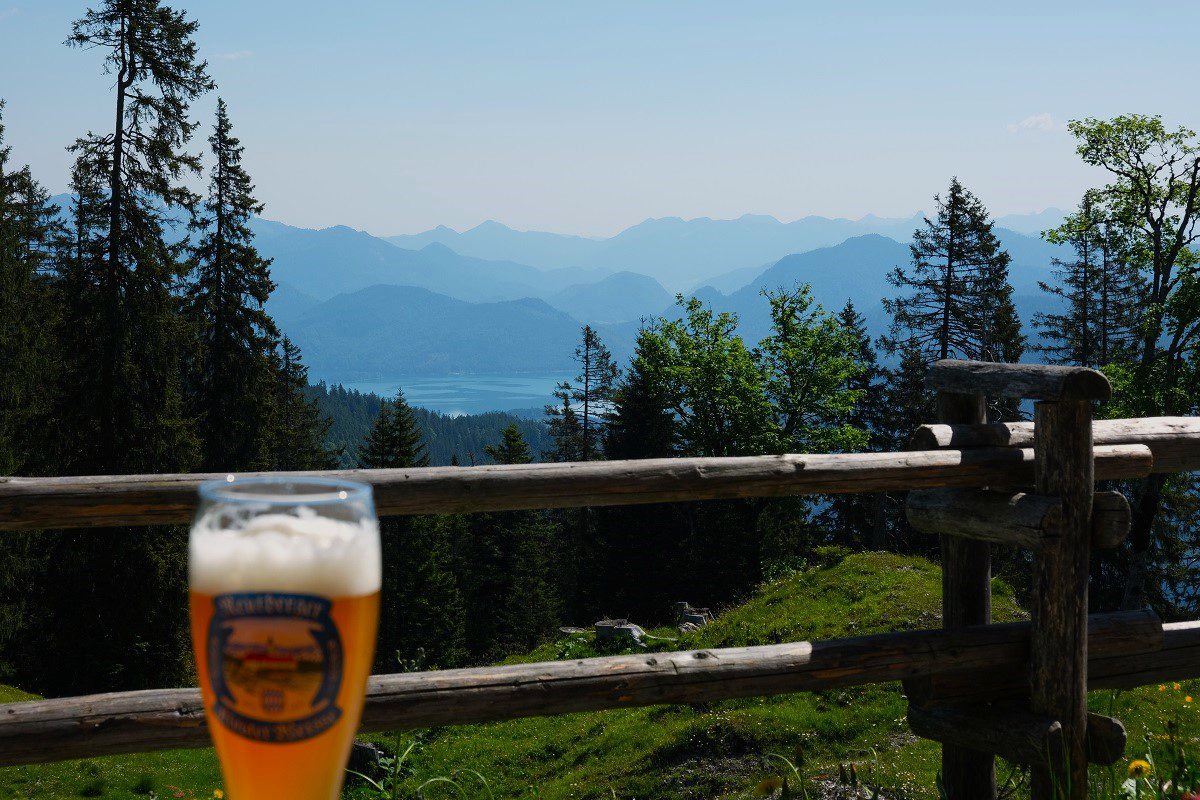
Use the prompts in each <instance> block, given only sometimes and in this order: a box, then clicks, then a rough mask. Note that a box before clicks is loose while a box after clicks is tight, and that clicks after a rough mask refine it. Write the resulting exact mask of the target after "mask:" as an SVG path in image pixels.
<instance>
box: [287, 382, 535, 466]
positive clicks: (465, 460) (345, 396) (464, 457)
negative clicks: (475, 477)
mask: <svg viewBox="0 0 1200 800" xmlns="http://www.w3.org/2000/svg"><path fill="white" fill-rule="evenodd" d="M308 395H309V397H311V398H313V400H315V401H316V403H317V407H318V408H320V409H321V413H322V414H323V415H324V416H325V417H326V418H327V419H328V420H329V421H330V426H329V434H328V436H327V437H326V441H328V442H329V444H330V446H331V447H332V448H334V449H335V450H336V451H337V458H338V463H339V465H341V466H343V467H346V468H352V467H357V466H358V465H359V458H358V456H359V448H360V447H361V445H362V443H363V441H364V440H365V439H366V438H367V435H368V434H369V433H370V432H371V426H372V425H374V424H375V420H376V418H377V417H378V416H379V409H380V406H381V404H382V403H383V402H384V398H382V397H380V396H379V395H377V394H371V393H363V392H358V391H355V390H353V389H349V390H348V389H346V388H345V387H343V386H340V385H336V384H335V385H333V386H327V385H326V384H324V383H320V384H317V385H316V386H310V387H309V388H308ZM413 415H414V418H415V419H416V424H417V429H418V430H419V431H420V434H421V439H422V440H423V441H424V442H425V445H426V447H427V448H428V452H429V463H430V465H431V466H435V467H443V466H447V465H448V464H450V463H452V462H453V461H454V460H456V459H457V462H458V463H459V464H462V465H465V466H470V465H472V464H486V463H490V459H489V458H488V456H487V454H486V449H487V448H488V447H489V446H495V445H496V444H498V443H499V442H500V440H501V437H502V435H503V431H504V429H505V428H507V427H508V426H509V425H516V426H517V427H518V429H519V430H520V431H521V435H522V436H523V437H524V438H525V441H527V442H528V443H529V447H530V450H531V452H532V453H533V454H534V456H535V457H537V458H539V459H540V457H541V454H542V453H543V452H545V451H547V450H549V449H550V448H551V447H552V446H553V440H552V439H551V438H550V434H549V431H548V430H547V428H546V425H545V423H544V422H542V421H540V420H530V419H522V418H519V417H515V416H513V415H511V414H505V413H503V412H500V411H495V412H491V413H488V414H463V415H461V416H451V415H449V414H439V413H437V412H436V411H430V410H428V409H424V408H414V409H413Z"/></svg>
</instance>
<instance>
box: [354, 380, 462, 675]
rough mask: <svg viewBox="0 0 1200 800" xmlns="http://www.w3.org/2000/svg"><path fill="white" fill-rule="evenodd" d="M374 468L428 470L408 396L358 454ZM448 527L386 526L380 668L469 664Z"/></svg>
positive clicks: (383, 412)
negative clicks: (465, 660)
mask: <svg viewBox="0 0 1200 800" xmlns="http://www.w3.org/2000/svg"><path fill="white" fill-rule="evenodd" d="M359 453H360V456H359V457H360V460H361V465H362V466H363V467H365V468H367V469H406V468H411V467H424V466H427V465H428V464H429V456H428V454H427V451H426V447H425V443H424V441H423V440H422V436H421V432H420V430H419V429H418V427H417V422H416V418H415V417H414V416H413V411H412V408H411V407H409V405H408V403H407V401H405V399H404V393H403V392H402V391H400V390H397V391H396V397H395V398H394V399H393V400H392V401H390V402H388V403H384V405H383V407H382V408H381V409H380V411H379V416H378V417H377V418H376V420H375V425H374V426H373V427H372V428H371V432H370V434H368V436H367V438H366V440H365V441H364V442H363V444H362V446H361V447H360V448H359ZM448 531H449V528H448V527H447V524H446V523H445V522H444V521H443V520H441V519H438V518H433V517H387V518H384V519H383V520H382V521H381V524H380V536H381V539H382V545H383V570H384V572H383V593H382V608H381V616H380V621H379V640H378V646H377V648H376V661H377V665H378V667H379V668H380V669H383V670H394V669H396V668H397V666H398V664H397V661H399V666H401V667H408V666H414V667H450V666H455V665H457V664H458V663H459V662H461V661H462V660H463V658H464V657H465V655H466V653H465V650H464V632H465V628H464V623H465V620H464V614H465V611H464V606H463V599H462V594H461V592H460V591H459V587H458V582H457V579H456V577H455V575H454V572H453V562H452V558H451V543H450V539H449V536H448Z"/></svg>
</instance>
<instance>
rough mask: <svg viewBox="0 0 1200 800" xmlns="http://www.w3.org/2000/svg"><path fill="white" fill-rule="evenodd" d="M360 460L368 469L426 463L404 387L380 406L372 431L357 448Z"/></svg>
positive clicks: (395, 467)
mask: <svg viewBox="0 0 1200 800" xmlns="http://www.w3.org/2000/svg"><path fill="white" fill-rule="evenodd" d="M359 460H360V461H361V462H362V465H363V466H364V467H366V468H368V469H404V468H408V467H427V466H429V453H428V450H427V448H426V446H425V441H424V438H423V437H422V436H421V431H420V429H419V428H418V427H417V421H416V417H415V415H414V414H413V410H412V407H411V406H410V405H409V404H408V401H407V400H405V399H404V391H403V390H401V389H397V390H396V397H395V398H394V399H393V400H391V401H390V402H387V403H384V405H383V407H382V408H380V410H379V416H378V417H377V418H376V420H375V425H374V427H372V428H371V433H370V434H368V436H367V438H366V439H365V440H364V441H363V444H362V446H361V447H360V448H359Z"/></svg>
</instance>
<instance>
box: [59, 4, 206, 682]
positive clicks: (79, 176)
mask: <svg viewBox="0 0 1200 800" xmlns="http://www.w3.org/2000/svg"><path fill="white" fill-rule="evenodd" d="M196 28H197V26H196V23H195V22H193V21H190V20H188V19H187V17H186V16H185V14H184V13H183V12H181V11H175V10H173V9H171V8H169V7H167V6H165V5H163V4H162V3H161V2H159V0H101V1H100V2H98V3H97V5H96V6H95V7H94V8H92V9H89V10H88V11H87V12H86V13H85V14H84V16H83V17H82V18H80V19H79V20H77V21H76V22H75V23H74V24H73V26H72V29H71V35H70V37H69V38H68V40H67V41H68V44H70V45H72V46H75V47H80V48H88V49H97V50H100V51H102V52H103V54H104V56H105V70H106V72H107V73H109V74H111V75H113V76H114V78H115V80H114V81H113V87H114V90H115V94H114V97H113V100H114V105H115V113H114V115H113V119H114V122H113V127H112V128H111V129H110V130H109V131H108V132H107V133H88V134H87V135H86V136H83V137H80V138H79V139H77V140H76V141H75V143H74V144H73V145H72V147H71V151H72V152H73V153H74V155H75V157H76V166H75V170H74V173H73V183H75V185H76V186H78V187H81V188H83V189H84V190H85V192H84V197H82V198H81V202H79V204H78V206H77V208H76V209H75V211H76V222H77V225H76V235H75V241H76V243H77V245H78V246H77V247H76V248H75V256H76V258H75V259H73V261H72V263H70V264H69V265H68V267H67V273H66V274H65V275H64V280H63V281H62V282H61V284H60V290H61V292H62V296H63V301H64V302H63V310H64V316H65V320H64V325H63V332H64V337H63V340H64V346H63V350H64V369H63V375H62V378H61V381H60V384H59V386H60V388H59V391H58V398H57V399H58V403H57V407H56V410H55V411H56V414H57V415H58V417H59V421H60V424H59V425H58V426H56V429H55V434H56V435H58V436H60V437H61V439H62V451H61V452H62V454H63V455H62V458H61V460H60V463H59V468H60V469H62V470H63V471H66V472H69V473H76V474H78V473H83V474H88V473H92V474H113V473H138V472H178V471H185V470H187V469H190V468H192V467H194V466H195V465H196V464H197V461H198V458H197V456H198V449H199V448H198V441H197V438H196V435H195V430H194V426H193V425H192V423H191V420H190V419H189V418H188V415H187V413H186V406H185V400H184V394H183V385H182V375H183V372H184V370H183V357H184V346H185V343H186V341H187V339H188V337H187V335H186V324H185V322H184V321H183V319H182V317H181V315H180V313H179V292H178V289H179V285H180V280H181V278H182V276H183V274H184V273H185V271H186V265H185V260H184V258H183V250H184V243H183V242H180V241H178V240H176V239H175V238H174V237H173V236H172V235H170V234H169V233H168V230H167V229H168V228H169V227H175V226H177V225H178V224H179V223H180V221H181V219H182V221H186V220H187V219H188V218H189V216H190V214H191V212H192V210H193V209H194V206H195V203H196V200H197V198H196V196H195V194H194V193H193V192H192V191H191V190H190V189H189V188H188V186H187V181H188V180H189V179H190V178H191V177H192V176H193V175H195V174H196V173H197V171H198V168H199V159H198V158H197V156H195V155H194V154H191V153H188V152H187V151H186V148H187V146H188V144H189V142H190V139H191V135H192V132H193V129H194V123H193V122H192V121H191V120H190V119H189V118H188V109H189V105H190V104H191V102H192V101H193V100H195V99H196V98H197V97H198V96H199V95H201V94H202V93H203V92H205V91H207V90H208V89H209V88H211V86H212V81H211V80H210V79H209V77H208V74H207V69H206V65H205V64H204V62H203V61H201V60H200V59H199V58H198V56H197V48H196V44H195V41H194V39H193V36H194V34H195V32H196ZM101 207H102V208H103V213H101ZM114 538H119V542H120V545H119V550H114V547H113V544H112V540H113V539H114ZM47 551H48V552H47V559H46V563H47V574H46V575H45V576H44V577H43V579H42V580H41V581H40V584H41V586H42V587H43V590H44V591H43V596H42V597H40V598H39V603H41V604H42V607H43V608H44V609H45V610H46V612H47V613H48V614H49V615H50V616H51V618H53V619H54V621H55V625H54V626H53V627H52V628H51V629H49V630H48V631H47V632H46V634H45V636H44V637H43V641H42V647H41V648H40V649H39V652H40V655H41V663H40V666H39V669H38V670H37V675H36V682H37V684H38V687H39V689H40V690H41V691H44V692H46V693H55V694H58V693H86V692H91V691H100V690H104V689H111V688H117V687H120V688H125V689H135V688H142V687H148V686H163V685H175V684H177V683H178V682H182V681H183V680H185V679H186V675H185V672H186V669H187V658H186V655H185V654H186V652H187V649H186V646H185V643H186V632H185V631H186V627H185V622H186V620H185V616H186V613H185V607H186V603H185V598H184V594H183V590H184V586H185V583H186V578H185V574H184V571H185V570H184V566H185V561H186V531H184V530H182V529H173V530H168V531H163V530H161V529H156V530H152V531H150V530H145V529H126V530H121V531H118V532H114V533H113V534H112V535H103V534H99V533H96V532H94V531H93V532H90V533H86V534H78V533H63V534H58V535H56V536H55V537H54V539H53V541H52V543H51V544H49V546H48V548H47Z"/></svg>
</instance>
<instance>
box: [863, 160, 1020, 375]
mask: <svg viewBox="0 0 1200 800" xmlns="http://www.w3.org/2000/svg"><path fill="white" fill-rule="evenodd" d="M935 202H936V203H937V209H938V211H937V216H936V219H928V218H927V219H926V220H925V224H924V226H923V227H921V228H918V229H917V230H916V231H915V232H914V233H913V242H912V244H911V245H910V249H911V251H912V265H911V267H910V268H908V269H905V268H904V267H899V266H898V267H896V268H895V270H894V271H893V272H892V274H891V275H890V276H889V280H890V281H891V283H892V285H893V286H895V287H896V288H898V289H900V290H902V292H904V294H901V295H899V296H897V297H895V298H892V299H887V300H884V307H885V308H886V309H887V310H888V312H889V313H890V314H891V315H892V328H891V333H890V335H889V336H887V337H885V338H884V339H883V342H884V345H885V347H886V348H887V350H888V352H890V353H896V352H899V351H900V350H901V349H903V348H904V347H909V346H916V347H918V348H919V349H920V350H921V352H922V353H924V354H925V358H926V360H927V361H933V360H936V359H940V358H968V359H983V358H988V357H997V356H999V355H1002V354H1003V353H1004V351H1005V349H1006V346H1007V345H1008V344H1010V341H1009V338H1010V337H1011V330H1005V329H1006V328H1007V324H1006V321H1005V320H1003V319H1001V317H1002V316H1003V315H1005V314H1006V313H1007V309H1006V308H1005V301H1006V300H1011V297H1010V296H1007V295H1011V288H1008V290H1007V295H1005V290H1006V287H1008V262H1009V257H1008V253H1006V252H1004V250H1003V249H1001V246H1000V240H999V239H997V238H996V235H995V234H994V233H993V232H992V223H991V222H990V221H989V219H988V212H987V209H986V208H984V206H983V203H981V202H980V201H979V199H978V198H977V197H975V195H973V194H971V192H970V191H968V190H967V189H966V188H964V187H963V185H962V184H961V183H959V181H958V179H957V178H954V179H952V180H951V181H950V188H949V190H948V191H947V193H946V196H945V199H943V198H942V197H941V196H940V195H939V196H938V197H936V198H935Z"/></svg>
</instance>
